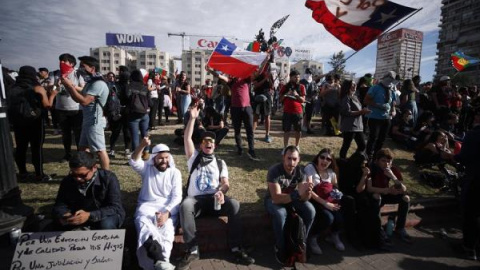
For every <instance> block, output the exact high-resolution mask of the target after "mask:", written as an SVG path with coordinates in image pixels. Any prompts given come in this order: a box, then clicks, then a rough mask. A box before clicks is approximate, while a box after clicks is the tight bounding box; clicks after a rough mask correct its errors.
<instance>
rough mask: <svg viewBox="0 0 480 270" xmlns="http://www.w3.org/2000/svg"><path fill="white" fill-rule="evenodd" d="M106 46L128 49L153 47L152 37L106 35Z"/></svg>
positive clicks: (153, 39) (153, 38)
mask: <svg viewBox="0 0 480 270" xmlns="http://www.w3.org/2000/svg"><path fill="white" fill-rule="evenodd" d="M106 40H107V46H128V47H145V48H154V47H155V37H154V36H143V35H140V34H134V35H130V34H116V33H107V34H106Z"/></svg>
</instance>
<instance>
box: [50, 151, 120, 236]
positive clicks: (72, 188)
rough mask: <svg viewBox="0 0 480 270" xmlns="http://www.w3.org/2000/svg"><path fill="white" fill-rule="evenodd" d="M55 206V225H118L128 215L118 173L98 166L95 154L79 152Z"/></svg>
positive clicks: (63, 227)
mask: <svg viewBox="0 0 480 270" xmlns="http://www.w3.org/2000/svg"><path fill="white" fill-rule="evenodd" d="M69 166H70V173H69V174H68V175H67V176H66V177H65V178H63V180H62V182H61V183H60V188H59V190H58V194H57V198H56V199H55V205H54V206H53V217H54V229H55V230H61V231H69V230H81V229H97V230H109V229H118V228H120V226H122V224H123V221H124V219H125V210H124V209H123V206H122V198H121V194H120V184H119V183H118V179H117V176H116V175H115V174H114V173H113V172H111V171H107V170H103V169H98V168H97V165H96V163H95V159H94V157H93V155H92V154H91V153H89V152H84V151H81V152H77V153H75V154H74V155H73V156H72V157H71V158H70V161H69Z"/></svg>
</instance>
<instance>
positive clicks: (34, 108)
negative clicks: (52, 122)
mask: <svg viewBox="0 0 480 270" xmlns="http://www.w3.org/2000/svg"><path fill="white" fill-rule="evenodd" d="M7 112H8V118H9V120H10V122H12V123H15V124H21V123H23V124H25V123H30V122H31V121H33V120H36V119H38V118H40V117H41V115H42V108H41V106H40V102H39V101H38V100H37V99H36V97H35V91H34V90H33V86H29V87H28V88H25V87H21V86H19V85H14V86H13V87H12V88H11V89H10V91H9V98H8V111H7Z"/></svg>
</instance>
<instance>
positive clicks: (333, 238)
mask: <svg viewBox="0 0 480 270" xmlns="http://www.w3.org/2000/svg"><path fill="white" fill-rule="evenodd" d="M325 241H327V242H330V243H332V244H333V245H334V246H335V248H336V249H337V250H339V251H344V250H345V245H344V244H343V243H342V240H340V235H338V232H334V233H332V234H330V235H329V236H327V238H325Z"/></svg>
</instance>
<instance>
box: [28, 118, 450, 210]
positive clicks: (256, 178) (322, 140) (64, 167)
mask: <svg viewBox="0 0 480 270" xmlns="http://www.w3.org/2000/svg"><path fill="white" fill-rule="evenodd" d="M279 117H280V116H278V115H277V116H276V117H274V120H273V121H272V126H273V127H272V130H273V132H272V135H273V138H274V140H273V142H272V143H270V144H268V143H266V142H263V141H262V140H261V139H263V138H264V134H265V133H264V129H263V127H260V128H259V129H258V130H257V131H256V133H255V137H256V138H257V139H256V140H255V149H256V153H257V156H258V157H259V158H260V159H261V160H260V161H258V162H255V161H251V160H249V159H248V157H247V155H246V154H244V155H243V156H240V157H239V156H238V155H237V153H236V151H235V142H234V139H233V130H230V132H229V134H228V136H227V137H226V138H225V139H224V141H223V142H222V144H221V146H220V147H219V148H217V150H216V154H217V155H218V156H219V157H221V158H222V159H224V160H225V162H226V163H227V166H228V169H229V175H230V183H231V188H230V191H229V193H228V195H229V196H231V197H234V198H236V199H237V200H239V201H240V202H241V203H242V212H244V213H246V212H252V211H263V197H264V194H265V192H266V175H267V170H268V168H269V167H270V166H271V165H273V164H274V163H277V162H280V161H281V155H280V152H281V148H282V147H283V132H281V131H280V130H281V128H280V125H281V121H280V120H279V119H280V118H279ZM172 118H173V117H172ZM313 121H314V124H315V125H316V126H317V127H320V123H319V119H317V118H314V120H313ZM179 127H180V125H169V126H165V127H160V128H159V129H157V130H155V131H153V132H151V139H152V142H153V143H154V144H157V143H166V144H168V145H169V146H170V147H171V149H172V153H173V156H174V158H175V162H176V164H177V167H178V168H179V169H180V170H181V172H182V178H183V181H184V183H185V182H186V178H187V175H188V172H187V166H186V158H185V155H184V152H183V146H178V145H176V144H174V143H173V139H174V135H173V131H174V129H175V128H179ZM315 131H316V134H315V135H313V136H306V137H303V138H302V139H301V142H300V148H301V158H302V163H303V164H305V163H307V162H309V161H311V160H312V159H313V157H314V156H315V155H316V154H317V152H318V151H319V150H320V149H321V148H324V147H329V148H332V149H333V150H334V152H335V153H338V152H339V148H340V146H341V142H342V138H340V137H325V136H321V135H318V134H320V133H321V131H320V129H317V128H316V129H315ZM51 134H52V132H51V130H50V131H49V132H48V133H47V136H46V140H45V145H44V149H45V151H44V153H45V156H46V157H45V160H46V163H45V171H46V172H47V173H49V174H57V176H56V177H55V181H52V182H49V183H31V182H21V183H19V185H20V188H21V190H22V192H23V193H22V198H23V200H24V202H25V203H26V204H27V205H30V206H32V207H34V209H35V211H36V213H42V214H46V215H49V214H50V210H51V207H52V205H53V202H54V200H55V196H56V193H57V190H58V186H59V182H60V180H61V179H62V178H63V177H64V176H65V175H66V174H67V173H68V171H69V168H68V164H67V163H59V162H58V160H59V159H60V158H61V157H62V156H63V147H62V145H61V136H59V135H58V136H53V135H51ZM108 135H109V133H108ZM107 141H108V140H107ZM291 142H292V143H293V138H292V141H291ZM386 146H387V147H391V148H392V149H393V148H396V147H397V146H396V145H394V144H393V143H392V142H391V141H390V140H387V142H386ZM355 147H356V145H355V143H352V146H351V148H350V152H349V154H351V153H352V151H353V150H354V149H355ZM244 148H246V140H244ZM116 150H117V152H119V153H118V154H117V159H113V160H111V170H112V171H114V172H115V173H116V175H117V176H118V178H119V180H120V184H121V188H122V195H123V201H124V205H125V207H126V208H127V213H128V214H129V215H133V213H134V210H135V207H136V201H137V196H138V192H139V189H140V179H139V176H138V175H137V174H135V173H134V172H133V170H132V169H130V168H129V166H128V165H126V162H127V160H126V159H125V158H124V157H123V156H122V155H119V154H123V140H122V138H120V139H119V140H118V143H117V149H116ZM244 152H246V151H244ZM395 155H396V158H395V160H394V163H395V164H396V165H397V166H399V167H400V168H401V169H402V172H403V173H404V178H405V182H406V184H407V187H408V188H409V190H410V194H411V195H412V197H413V198H423V197H434V196H444V195H439V194H437V193H436V191H435V190H433V189H432V188H430V187H428V186H425V185H423V184H421V183H419V181H418V180H419V178H420V177H419V171H418V169H417V167H416V166H415V164H414V163H413V158H412V153H411V152H407V151H404V150H401V149H398V148H396V149H395ZM28 169H29V170H30V171H33V166H31V165H29V167H28Z"/></svg>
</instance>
